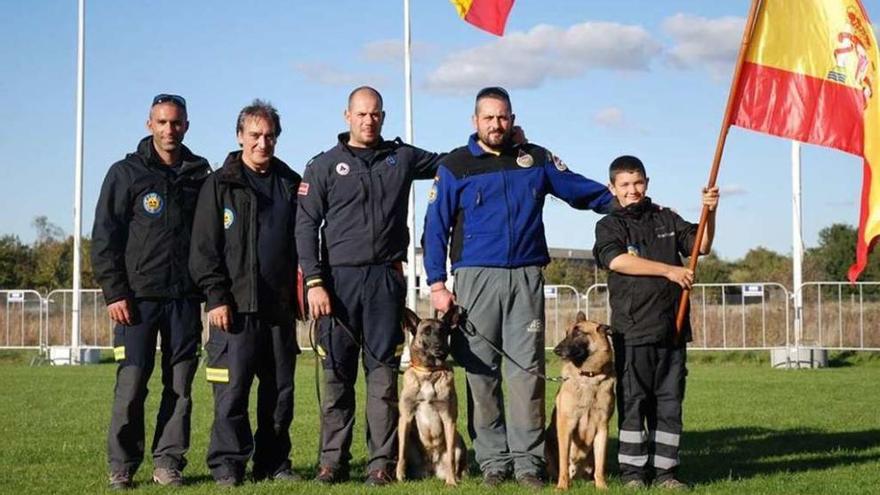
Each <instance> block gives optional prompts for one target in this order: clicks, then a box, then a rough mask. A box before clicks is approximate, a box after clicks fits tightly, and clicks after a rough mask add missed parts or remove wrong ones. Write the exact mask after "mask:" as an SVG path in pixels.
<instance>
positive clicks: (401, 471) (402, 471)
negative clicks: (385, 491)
mask: <svg viewBox="0 0 880 495" xmlns="http://www.w3.org/2000/svg"><path fill="white" fill-rule="evenodd" d="M395 474H396V475H397V476H396V477H397V481H403V480H404V479H406V468H405V467H404V466H403V465H401V464H400V463H399V462H398V463H397V472H396V473H395Z"/></svg>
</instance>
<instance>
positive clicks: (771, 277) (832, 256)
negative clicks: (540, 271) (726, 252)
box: [544, 223, 880, 291]
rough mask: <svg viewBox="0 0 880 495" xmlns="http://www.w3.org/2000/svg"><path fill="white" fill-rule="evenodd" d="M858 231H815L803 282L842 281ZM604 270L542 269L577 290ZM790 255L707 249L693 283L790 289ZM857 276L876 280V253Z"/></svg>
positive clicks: (602, 276) (562, 265)
mask: <svg viewBox="0 0 880 495" xmlns="http://www.w3.org/2000/svg"><path fill="white" fill-rule="evenodd" d="M857 235H858V231H857V229H856V228H854V227H852V226H850V225H846V224H839V223H836V224H833V225H831V226H829V227H825V228H824V229H822V230H821V231H820V232H819V244H818V246H816V247H812V248H809V249H806V250H805V253H804V265H803V280H804V281H805V282H809V281H812V282H824V281H843V280H846V272H847V270H849V267H850V265H852V264H853V263H854V262H855V246H856V238H857ZM606 277H607V274H606V272H605V271H603V270H594V269H593V267H592V265H589V264H588V263H584V262H578V261H572V260H566V259H554V260H552V261H551V262H550V264H549V265H548V266H547V268H546V269H545V270H544V279H545V280H546V282H547V283H548V284H564V285H571V286H573V287H574V288H576V289H577V290H578V291H583V290H586V288H587V287H589V286H591V285H593V284H594V283H604V282H605V281H606ZM791 277H792V260H791V255H788V254H780V253H777V252H775V251H773V250H771V249H767V248H765V247H762V246H758V247H755V248H752V249H750V250H749V251H748V252H747V253H746V254H745V256H743V257H742V258H741V259H738V260H733V261H727V260H724V259H721V258H719V257H718V256H717V254H715V253H714V252H713V253H710V254H709V255H708V256H703V257H702V258H700V262H699V264H698V265H697V278H696V281H697V283H701V284H709V283H747V282H775V283H778V284H781V285H783V286H785V287H788V288H789V289H791V281H792V278H791ZM860 280H864V281H868V280H870V281H876V280H880V257H878V256H877V255H872V256H871V257H870V258H869V262H868V266H867V268H866V269H865V271H864V272H863V273H862V275H861V277H860Z"/></svg>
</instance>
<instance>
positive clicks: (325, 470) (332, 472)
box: [315, 466, 348, 485]
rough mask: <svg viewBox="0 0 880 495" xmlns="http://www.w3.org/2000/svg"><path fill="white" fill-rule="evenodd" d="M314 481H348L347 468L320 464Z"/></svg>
mask: <svg viewBox="0 0 880 495" xmlns="http://www.w3.org/2000/svg"><path fill="white" fill-rule="evenodd" d="M315 481H317V482H318V483H324V484H327V485H333V484H336V483H344V482H346V481H348V470H345V469H339V468H333V467H330V466H321V467H319V468H318V474H316V475H315Z"/></svg>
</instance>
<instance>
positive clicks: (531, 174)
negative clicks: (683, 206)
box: [424, 134, 613, 284]
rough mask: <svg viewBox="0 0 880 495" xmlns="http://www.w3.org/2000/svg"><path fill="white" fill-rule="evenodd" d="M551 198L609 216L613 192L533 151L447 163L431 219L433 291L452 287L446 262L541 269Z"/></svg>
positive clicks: (476, 153)
mask: <svg viewBox="0 0 880 495" xmlns="http://www.w3.org/2000/svg"><path fill="white" fill-rule="evenodd" d="M547 194H552V195H554V196H556V197H558V198H560V199H562V200H563V201H565V202H566V203H568V204H569V205H571V206H572V207H574V208H577V209H579V210H587V209H589V210H594V211H596V212H599V213H605V212H607V211H608V209H609V205H610V202H611V199H612V197H613V196H612V195H611V193H610V192H609V191H608V189H607V188H606V187H605V186H604V185H602V184H600V183H598V182H596V181H593V180H590V179H587V178H586V177H584V176H582V175H580V174H576V173H574V172H572V171H571V170H569V169H568V167H567V166H566V165H565V163H563V162H562V161H561V160H560V159H559V158H558V157H556V156H554V155H553V154H552V153H550V152H549V151H548V150H546V149H544V148H542V147H541V146H537V145H534V144H530V143H527V144H523V145H510V146H508V147H505V148H504V149H503V150H502V151H501V152H500V153H498V154H495V153H491V152H487V151H485V150H483V148H481V147H480V145H479V143H478V142H477V136H476V134H474V135H472V136H471V137H470V139H469V141H468V145H467V146H463V147H461V148H458V149H456V150H454V151H452V152H451V153H450V154H449V155H447V156H446V157H444V159H443V160H442V161H441V163H440V167H439V168H438V171H437V176H436V177H435V179H434V184H433V186H432V188H431V192H430V195H429V200H428V201H429V203H428V210H427V214H426V218H425V237H424V249H425V271H426V272H427V275H428V279H427V281H428V283H429V284H432V283H434V282H438V281H443V280H446V256H447V253H448V254H449V257H450V258H451V261H452V269H453V270H455V269H457V268H461V267H475V266H480V267H502V268H516V267H521V266H534V265H538V266H543V265H546V264H547V263H549V261H550V256H549V254H548V252H547V240H546V238H545V236H544V220H543V213H542V212H543V208H544V197H545V196H547Z"/></svg>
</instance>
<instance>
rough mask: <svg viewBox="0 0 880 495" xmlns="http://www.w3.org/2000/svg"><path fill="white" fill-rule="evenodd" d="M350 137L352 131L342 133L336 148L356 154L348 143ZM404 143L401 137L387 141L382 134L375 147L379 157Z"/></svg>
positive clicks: (352, 154) (338, 137)
mask: <svg viewBox="0 0 880 495" xmlns="http://www.w3.org/2000/svg"><path fill="white" fill-rule="evenodd" d="M350 137H351V133H350V132H342V133H340V134H339V135H338V136H337V138H336V139H337V143H336V149H338V150H339V151H342V152H343V153H347V154H349V155H351V156H355V154H354V152H353V151H352V150H351V146H349V145H348V140H349V138H350ZM402 143H403V142H402V141H401V140H400V138H395V139H394V140H393V141H386V140H385V139H383V138H382V136H379V142H378V143H377V144H376V146H374V147H373V149H375V150H376V156H377V157H379V156H384V155H385V154H386V153H388V152H391V151H393V150H394V148H396V147H397V146H399V145H400V144H402Z"/></svg>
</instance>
